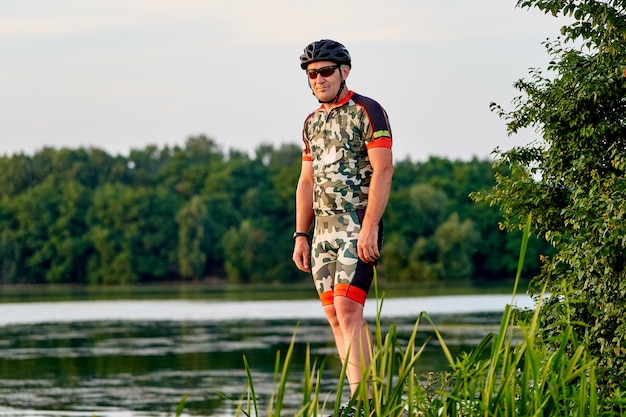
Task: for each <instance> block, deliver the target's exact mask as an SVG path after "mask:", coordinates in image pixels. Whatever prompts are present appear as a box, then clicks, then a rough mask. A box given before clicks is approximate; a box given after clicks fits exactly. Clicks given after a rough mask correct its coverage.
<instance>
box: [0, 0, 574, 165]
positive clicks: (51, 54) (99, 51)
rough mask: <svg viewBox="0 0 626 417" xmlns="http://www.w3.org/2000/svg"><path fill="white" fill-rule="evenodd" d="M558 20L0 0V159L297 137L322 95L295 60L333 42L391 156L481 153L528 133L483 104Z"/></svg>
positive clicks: (372, 2)
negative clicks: (381, 117)
mask: <svg viewBox="0 0 626 417" xmlns="http://www.w3.org/2000/svg"><path fill="white" fill-rule="evenodd" d="M563 24H564V21H563V20H561V19H557V18H554V17H552V16H546V15H544V14H543V13H542V12H541V11H539V10H536V9H530V10H529V9H521V8H517V7H516V0H385V1H380V0H342V1H340V2H337V1H331V0H317V1H314V2H302V1H296V0H233V1H223V0H222V1H217V0H54V1H50V0H0V56H1V57H2V64H1V65H0V155H12V154H15V153H19V152H25V153H27V154H32V153H34V152H36V151H38V150H40V149H42V148H43V147H47V146H49V147H54V148H62V147H69V148H79V147H95V148H100V149H103V150H105V151H107V152H108V153H110V154H112V155H117V154H122V155H128V153H129V151H130V150H131V149H143V148H145V147H146V146H148V145H157V146H158V147H164V146H166V145H167V146H184V144H185V141H186V139H187V138H188V137H190V136H195V135H206V136H208V137H210V138H212V139H213V140H214V141H215V142H216V143H217V144H218V145H219V146H220V147H221V148H222V149H223V150H224V151H225V152H228V150H231V149H234V150H238V151H245V152H250V153H251V155H253V152H254V150H255V149H256V148H257V147H258V146H260V145H262V144H272V145H274V146H276V147H279V146H281V145H282V144H297V145H298V146H299V145H300V144H301V143H302V142H301V129H302V124H303V121H304V119H305V117H306V116H307V115H308V114H309V113H310V112H311V111H313V110H314V109H315V108H317V107H318V106H319V104H318V103H317V101H316V99H315V98H314V97H313V96H312V94H311V91H310V89H309V87H308V86H307V81H306V76H305V74H304V72H303V71H302V70H301V69H300V66H299V56H300V54H301V53H302V50H303V48H304V47H305V46H306V45H307V44H309V43H310V42H312V41H316V40H319V39H323V38H330V39H334V40H337V41H339V42H341V43H343V44H344V45H345V46H346V48H347V49H348V50H349V51H350V54H351V56H352V71H351V73H350V76H349V78H348V80H347V85H348V87H349V88H350V89H351V90H354V91H356V92H358V93H360V94H362V95H365V96H368V97H371V98H373V99H375V100H377V101H378V102H379V103H380V104H381V105H382V106H383V107H384V108H385V109H386V110H387V113H388V114H389V119H390V123H391V127H392V133H393V140H394V144H393V152H394V159H395V160H404V159H407V158H408V159H411V160H413V161H424V160H426V159H428V158H429V157H432V156H436V157H443V158H448V159H462V160H468V159H471V158H473V157H478V158H489V157H490V155H491V154H492V151H493V150H494V149H495V148H500V149H503V150H506V149H509V148H511V147H512V146H517V145H524V144H526V143H528V142H530V141H531V140H532V139H533V138H534V132H526V133H524V134H522V135H517V136H508V135H507V132H506V126H505V123H504V121H503V120H501V119H499V118H498V116H497V115H496V114H495V113H493V112H491V111H490V109H489V104H490V103H491V102H495V103H497V104H500V105H502V106H503V107H504V108H506V109H512V108H513V104H512V100H513V99H514V98H515V97H516V96H518V95H519V92H518V91H517V90H515V89H514V88H513V84H514V82H515V81H517V80H518V79H520V78H528V70H529V68H531V67H532V68H546V67H547V65H548V62H549V60H550V59H549V56H548V55H547V53H546V51H545V48H544V46H543V42H544V41H545V40H546V39H547V38H550V39H555V38H556V37H557V36H558V35H559V29H560V27H561V26H563Z"/></svg>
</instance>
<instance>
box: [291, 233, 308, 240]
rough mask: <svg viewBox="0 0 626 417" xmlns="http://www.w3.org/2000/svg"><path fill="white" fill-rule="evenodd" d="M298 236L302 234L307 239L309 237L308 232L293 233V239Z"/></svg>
mask: <svg viewBox="0 0 626 417" xmlns="http://www.w3.org/2000/svg"><path fill="white" fill-rule="evenodd" d="M300 236H304V237H306V238H307V239H308V238H309V234H308V233H307V232H296V233H294V234H293V238H294V239H295V238H297V237H300Z"/></svg>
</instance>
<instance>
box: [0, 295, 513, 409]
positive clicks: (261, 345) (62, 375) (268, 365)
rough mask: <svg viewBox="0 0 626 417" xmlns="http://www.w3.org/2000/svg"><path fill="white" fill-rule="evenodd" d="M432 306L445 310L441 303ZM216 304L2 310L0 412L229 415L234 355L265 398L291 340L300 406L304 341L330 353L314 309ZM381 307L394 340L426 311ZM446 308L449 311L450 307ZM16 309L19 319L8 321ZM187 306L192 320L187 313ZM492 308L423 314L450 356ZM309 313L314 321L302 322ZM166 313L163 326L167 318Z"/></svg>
mask: <svg viewBox="0 0 626 417" xmlns="http://www.w3.org/2000/svg"><path fill="white" fill-rule="evenodd" d="M388 301H390V300H387V301H386V302H385V308H387V307H388V306H387V302H388ZM439 301H440V303H439V304H438V305H440V306H443V305H444V304H445V305H448V303H447V301H449V300H447V301H446V300H439ZM508 302H510V297H509V298H508ZM217 304H220V303H192V304H185V303H184V304H180V302H177V301H173V302H166V301H161V302H159V303H153V304H149V303H144V304H142V303H131V302H127V303H119V302H98V303H95V304H94V303H58V304H56V303H33V304H30V305H25V304H21V305H0V322H3V323H2V324H3V325H2V326H0V375H1V377H0V378H1V379H0V415H4V416H13V415H14V416H29V415H33V416H35V415H37V416H53V415H57V416H58V415H75V416H93V415H96V416H105V417H118V416H122V415H123V416H131V417H140V416H147V415H150V416H157V415H169V416H171V415H173V414H174V410H175V409H176V405H177V404H178V402H179V401H180V399H181V398H182V396H183V395H184V394H188V395H189V399H188V400H187V403H186V407H185V411H186V413H187V414H188V415H202V416H211V417H217V416H230V415H234V409H235V405H236V403H237V399H238V398H239V396H240V395H241V394H242V393H243V392H244V391H245V387H246V375H245V370H244V366H243V359H242V358H243V356H244V355H245V356H246V358H247V360H248V362H249V363H250V365H251V367H252V371H253V378H254V383H255V389H256V391H257V394H258V395H259V396H260V398H261V399H263V398H268V397H269V395H270V394H271V392H272V387H273V377H274V362H275V359H276V352H277V351H280V352H282V353H283V354H284V352H286V351H287V348H288V346H289V344H290V342H291V339H292V337H293V334H294V332H296V334H297V335H296V345H295V351H294V364H293V366H292V367H291V369H292V372H291V373H290V375H289V378H290V380H289V383H288V388H289V392H288V395H287V402H288V403H290V404H291V405H292V406H293V407H296V406H297V405H298V404H300V403H301V395H300V394H299V393H300V392H301V391H302V390H301V384H302V379H303V378H302V372H301V370H302V369H304V362H303V360H304V356H305V350H306V346H307V344H309V345H310V347H311V351H312V353H313V355H314V356H316V357H326V356H328V355H331V356H333V358H334V355H335V350H334V345H333V342H332V335H331V333H330V330H329V329H328V326H327V324H326V323H325V321H324V320H323V319H321V317H320V316H321V311H320V307H319V304H318V303H317V302H315V303H314V304H312V305H311V312H310V313H309V312H308V311H307V307H306V302H304V303H303V302H298V306H299V307H298V308H293V305H291V304H289V303H287V304H284V303H276V302H263V303H259V304H254V305H251V304H247V303H245V304H243V305H242V303H222V304H220V305H219V306H218V305H217ZM265 304H266V305H265ZM390 304H391V308H389V310H390V311H392V312H393V311H394V308H395V309H396V310H398V311H400V312H404V313H405V314H404V315H402V314H391V316H392V317H385V318H383V323H382V324H383V329H388V328H389V325H391V324H392V323H393V324H396V325H397V327H398V333H399V335H400V337H401V338H402V337H406V338H408V336H409V335H410V333H411V332H412V330H413V326H414V324H415V320H416V317H417V314H419V313H417V314H415V315H412V312H411V311H410V308H409V307H410V306H413V305H415V304H419V305H422V306H423V305H424V304H425V303H424V302H423V300H412V302H410V303H409V302H407V301H404V302H403V303H401V304H398V303H396V306H395V307H394V305H393V303H390ZM402 304H404V306H405V308H404V309H402V308H401V306H402ZM488 304H489V303H487V302H486V303H485V304H483V307H484V306H485V305H488ZM505 304H506V302H505ZM454 305H455V306H456V308H457V309H458V306H459V303H456V304H454ZM72 306H73V307H74V308H73V309H72V308H71V307H72ZM199 306H203V307H204V308H203V309H200V308H199ZM148 307H149V308H148ZM251 307H254V308H251ZM287 307H289V308H287ZM55 308H56V310H55ZM385 308H384V309H383V315H385V312H386V310H385ZM445 308H446V309H449V308H450V307H449V306H447V307H445ZM502 308H503V306H502ZM20 309H22V311H21V315H17V314H19V313H20V312H19V311H18V310H20ZM150 309H152V310H151V311H150ZM190 309H191V310H193V311H195V312H200V311H201V310H202V311H201V313H198V314H196V315H193V314H192V312H190ZM237 309H238V310H237ZM207 310H208V313H207ZM213 310H215V311H213ZM217 310H219V311H221V313H218V312H217ZM268 310H269V311H270V312H271V313H272V314H270V313H268ZM468 310H469V309H468ZM485 310H488V309H487V308H485ZM8 311H11V312H12V314H9V315H8V314H7V312H8ZM236 311H239V312H238V313H236ZM500 311H502V309H500V310H499V311H498V310H496V311H486V312H480V311H473V312H472V311H468V312H456V313H454V312H453V313H450V312H445V313H442V312H439V313H433V314H431V315H433V317H434V319H435V320H436V323H437V325H438V328H439V330H440V331H442V332H443V333H444V336H445V338H446V342H447V343H448V344H449V345H450V346H451V347H452V348H453V349H454V350H455V351H456V352H460V351H462V350H467V349H469V348H471V346H473V345H475V344H476V343H477V342H478V341H479V340H480V339H482V337H483V336H484V335H485V334H487V333H488V332H490V331H496V330H497V327H498V324H499V320H500ZM70 312H72V314H71V315H70V314H68V313H70ZM313 312H314V313H313ZM96 314H100V316H99V317H100V319H98V320H97V319H96V318H95V317H96ZM207 314H208V316H207ZM313 314H315V317H317V318H315V319H313V318H309V315H313ZM72 315H73V317H74V320H72ZM122 315H126V318H123V317H121V316H122ZM168 315H169V316H170V319H166V316H168ZM172 316H173V317H172ZM290 316H291V317H290ZM45 317H48V320H44V318H45ZM150 317H152V318H150ZM226 317H227V318H226ZM27 318H30V320H26V319H27ZM12 323H13V324H12ZM420 329H421V331H420V332H419V338H420V340H419V341H418V344H421V343H423V342H424V341H425V340H426V339H427V338H429V337H432V329H429V328H428V327H427V326H420ZM428 346H429V347H428V348H427V349H426V351H425V353H424V356H423V357H422V359H421V360H420V362H419V363H418V371H424V372H427V371H431V370H441V369H445V366H446V364H445V361H444V358H443V355H442V354H441V351H440V349H439V348H438V347H437V345H436V343H435V342H434V341H431V342H429V345H428ZM338 372H339V361H338V360H336V359H332V360H330V361H329V365H328V366H327V368H326V374H327V375H326V377H325V378H324V381H325V384H326V385H325V386H324V387H323V389H322V392H328V393H329V395H334V393H333V390H334V389H335V387H336V384H337V383H336V379H335V378H336V376H337V374H338ZM218 393H219V394H218ZM223 396H226V397H228V398H230V399H231V400H232V401H227V400H224V398H223Z"/></svg>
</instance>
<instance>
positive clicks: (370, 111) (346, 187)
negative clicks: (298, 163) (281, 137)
mask: <svg viewBox="0 0 626 417" xmlns="http://www.w3.org/2000/svg"><path fill="white" fill-rule="evenodd" d="M302 139H303V141H304V149H303V151H302V159H303V160H304V161H311V162H312V164H313V175H314V181H315V182H314V184H315V185H314V190H313V210H314V212H315V214H316V215H318V216H319V215H333V214H338V213H342V212H348V211H352V210H356V209H363V208H365V207H366V206H367V195H368V192H369V185H370V179H371V177H372V172H373V170H372V166H371V164H370V161H369V157H368V153H367V151H368V149H372V148H377V147H383V148H391V143H392V140H391V128H390V127H389V120H388V118H387V113H386V112H385V110H384V109H383V108H382V106H381V105H380V104H378V103H377V102H376V101H374V100H372V99H370V98H367V97H364V96H361V95H359V94H356V93H355V92H353V91H350V93H349V94H348V96H347V97H346V98H345V99H344V100H343V101H342V102H340V103H339V106H337V107H334V108H333V109H331V110H330V112H328V113H327V112H326V111H325V110H324V108H323V107H320V108H319V109H317V110H316V111H315V112H313V113H311V114H310V115H309V116H308V117H307V118H306V120H305V122H304V128H303V130H302Z"/></svg>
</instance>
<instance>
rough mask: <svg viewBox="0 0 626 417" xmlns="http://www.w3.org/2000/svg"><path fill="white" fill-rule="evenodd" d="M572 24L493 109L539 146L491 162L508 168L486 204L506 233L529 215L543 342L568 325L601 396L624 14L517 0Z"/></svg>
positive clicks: (623, 226) (596, 6)
mask: <svg viewBox="0 0 626 417" xmlns="http://www.w3.org/2000/svg"><path fill="white" fill-rule="evenodd" d="M518 5H519V6H521V7H528V8H531V7H534V8H538V9H539V10H542V11H544V12H546V13H551V14H553V15H555V16H558V15H564V16H568V17H570V18H571V19H573V21H572V23H570V24H568V25H566V26H564V27H563V28H562V30H561V33H562V37H561V38H558V39H556V40H551V41H546V43H545V46H546V50H547V52H548V54H549V55H550V57H551V62H550V64H549V65H548V70H549V74H548V75H544V74H543V72H542V71H540V70H531V72H530V76H531V79H530V80H520V81H518V82H517V83H516V87H517V88H518V89H519V90H520V91H521V93H522V95H521V96H520V97H518V98H517V99H516V100H515V101H514V105H515V108H514V109H513V110H512V111H505V110H504V109H502V108H500V107H498V106H495V105H494V106H493V108H494V109H495V110H496V111H498V112H499V113H500V115H501V117H502V118H503V119H504V120H506V122H507V127H508V131H509V132H510V133H511V134H515V133H518V132H522V131H527V129H526V128H534V129H535V130H536V131H537V132H538V133H539V134H540V136H541V139H540V140H538V141H536V142H533V143H530V144H529V145H527V146H522V147H518V148H515V149H512V150H510V151H508V152H502V153H500V155H499V158H498V163H499V164H502V165H506V166H507V167H509V168H510V170H509V172H510V174H508V175H498V176H497V178H496V180H497V185H496V187H495V188H494V191H493V193H492V195H491V196H490V197H489V198H488V200H489V201H491V203H493V204H497V205H499V206H500V207H501V208H502V211H503V213H504V215H505V217H506V219H507V221H506V222H505V226H506V227H508V228H509V229H515V228H520V227H521V223H523V222H524V221H525V219H526V217H527V215H529V214H532V226H533V231H534V233H535V234H537V235H538V236H541V237H545V238H546V239H547V240H548V241H549V242H550V243H551V244H552V245H553V246H554V247H555V249H556V253H555V254H554V255H553V256H550V257H546V258H544V259H545V263H544V265H543V268H542V270H541V273H540V274H539V275H538V276H537V277H536V279H535V282H534V284H535V285H534V287H535V288H536V289H537V291H539V290H541V289H542V288H543V287H544V286H545V287H546V289H547V291H548V293H550V294H551V298H550V302H549V303H548V306H547V307H544V308H543V309H542V313H541V327H542V329H543V332H542V335H543V336H544V337H545V338H546V340H547V341H548V342H550V341H554V340H556V339H552V338H553V337H556V336H558V335H559V333H560V332H561V331H562V330H563V329H564V328H565V326H567V324H568V323H572V324H573V325H574V328H575V330H576V332H577V337H578V339H579V340H581V341H584V342H585V343H586V344H587V346H588V348H589V349H590V351H591V353H593V354H594V355H596V356H597V358H598V365H599V367H600V369H601V372H600V373H599V375H598V387H601V389H602V392H603V393H604V394H607V393H610V392H612V390H613V389H615V388H618V387H621V386H623V381H624V377H626V309H625V308H624V296H625V295H626V250H625V249H626V239H624V236H626V223H625V222H624V218H625V217H626V199H625V198H624V196H626V180H625V178H624V172H625V170H626V78H625V76H626V73H625V70H626V14H625V8H626V6H625V5H624V2H623V1H622V0H619V1H617V0H607V1H594V0H576V1H574V0H558V1H557V0H553V1H546V0H528V1H526V0H525V1H520V2H519V3H518Z"/></svg>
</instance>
